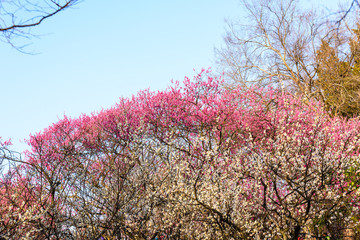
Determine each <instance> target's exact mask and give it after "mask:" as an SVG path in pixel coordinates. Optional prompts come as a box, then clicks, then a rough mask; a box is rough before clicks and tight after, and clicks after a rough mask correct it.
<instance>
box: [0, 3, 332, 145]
mask: <svg viewBox="0 0 360 240" xmlns="http://www.w3.org/2000/svg"><path fill="white" fill-rule="evenodd" d="M304 1H305V2H307V3H310V2H311V1H308V0H304ZM320 2H323V3H324V4H326V5H327V4H328V3H327V1H325V0H324V1H320ZM331 2H335V1H331ZM242 12H243V10H242V9H241V7H240V4H239V1H238V0H153V1H149V0H138V1H120V0H108V1H104V2H102V1H98V0H84V1H83V2H82V3H80V4H78V5H77V6H76V7H75V8H74V9H68V10H66V11H64V12H62V13H60V14H59V15H56V16H54V17H53V18H51V19H49V20H48V21H46V22H44V23H43V24H42V25H40V26H39V27H37V28H36V29H35V31H33V33H34V34H38V35H40V34H42V36H41V37H40V38H39V39H37V38H34V39H33V40H32V41H33V44H32V45H31V46H29V47H28V48H27V49H26V50H28V51H34V52H38V53H39V54H36V55H25V54H22V53H19V52H18V51H16V50H14V49H12V48H11V47H10V46H9V45H7V44H5V43H0V52H1V56H2V57H1V58H0V69H1V80H0V83H1V85H0V89H1V93H0V102H1V118H0V136H2V137H3V138H4V139H7V138H12V140H13V143H14V149H15V150H19V151H22V150H24V149H25V148H26V145H25V144H24V143H21V141H22V140H23V139H26V138H28V136H29V134H30V133H35V132H38V131H41V130H42V129H44V128H46V127H47V126H49V125H50V124H51V123H53V122H56V121H57V120H58V119H59V118H62V117H63V116H64V114H66V115H68V116H71V117H76V116H79V115H80V114H81V113H87V114H90V113H91V112H96V111H98V110H100V109H101V108H108V107H111V106H112V105H114V104H115V103H116V102H117V101H118V99H119V97H122V96H123V97H129V96H131V95H132V94H136V93H137V92H138V91H139V90H142V89H146V88H148V87H150V88H151V89H152V90H159V89H165V88H166V87H167V86H169V85H170V80H171V79H174V80H180V81H181V80H182V79H183V78H184V76H189V77H191V76H193V75H194V71H193V69H195V70H196V71H200V69H201V68H207V67H211V66H212V65H213V62H214V51H213V50H214V47H219V46H220V45H221V44H222V36H223V34H224V32H225V31H224V29H225V23H224V19H225V18H230V19H235V18H238V19H241V18H242V15H241V14H242Z"/></svg>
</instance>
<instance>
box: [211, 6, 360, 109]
mask: <svg viewBox="0 0 360 240" xmlns="http://www.w3.org/2000/svg"><path fill="white" fill-rule="evenodd" d="M356 3H357V1H354V2H353V4H352V5H351V7H350V8H349V9H348V10H347V11H346V12H345V14H347V15H346V16H344V12H343V11H339V12H338V13H336V14H335V15H334V16H332V17H331V18H330V16H322V15H319V14H318V13H317V12H316V11H314V10H302V9H301V6H300V5H299V3H298V1H296V0H286V1H280V0H261V1H251V0H250V1H247V0H244V1H243V5H244V8H245V10H246V11H247V13H248V19H247V21H244V23H243V22H229V24H228V30H227V32H226V35H225V38H224V40H225V47H223V48H220V49H216V57H217V63H218V64H219V66H220V68H221V71H222V72H224V73H225V78H226V80H227V81H228V83H229V84H230V85H231V84H240V85H242V86H243V87H248V86H249V85H252V84H257V85H261V86H267V85H271V86H273V87H276V88H279V89H285V90H287V91H291V92H293V93H300V94H302V95H303V96H304V97H305V98H306V99H311V98H315V99H317V100H321V101H323V102H329V101H328V99H329V98H333V99H334V98H335V99H339V95H337V96H336V97H335V96H333V95H329V94H327V91H326V89H324V86H325V85H326V86H327V87H328V86H329V84H330V85H332V86H334V87H335V85H337V84H338V81H339V78H336V81H335V80H334V81H332V82H331V81H329V79H328V78H326V79H325V78H323V77H319V73H320V72H323V70H324V69H323V67H324V62H329V61H328V60H326V61H325V60H324V59H325V58H327V57H328V56H327V55H326V54H320V53H322V52H321V51H319V49H321V48H323V47H324V44H325V45H329V46H331V48H332V49H334V51H335V52H334V54H335V55H336V56H334V57H336V59H338V63H339V64H340V65H341V64H344V63H347V65H348V75H347V77H348V80H349V76H352V75H353V72H354V71H353V69H354V66H355V65H354V64H356V61H354V47H352V45H354V44H353V43H354V39H357V31H354V29H356V27H357V26H356V18H355V16H354V15H352V14H350V15H351V16H350V15H349V14H348V13H349V12H350V11H353V10H356V9H354V8H355V7H354V5H355V4H356ZM354 18H355V19H354ZM334 19H337V20H336V21H335V20H334ZM339 19H340V20H339ZM339 21H340V22H339ZM329 68H331V69H332V70H333V71H335V72H336V71H337V73H336V76H339V75H341V74H340V73H339V72H338V71H339V68H337V67H336V66H335V65H334V66H327V70H329ZM332 76H335V75H332ZM350 80H351V81H353V80H354V81H355V82H351V83H349V84H346V86H354V84H355V85H358V83H357V82H358V80H357V79H355V78H350ZM324 81H327V83H326V84H324ZM344 86H345V85H344ZM348 90H349V89H344V91H343V92H349V91H348ZM353 95H354V96H355V95H356V94H353ZM354 101H355V102H356V101H358V100H357V99H355V100H352V102H354ZM347 102H348V101H347V100H346V97H345V95H344V96H342V97H341V101H339V102H337V103H334V104H335V105H336V107H332V106H331V107H330V108H332V109H349V107H340V106H339V104H340V105H343V104H347ZM341 114H342V115H346V116H347V115H348V114H347V113H344V114H343V113H341ZM350 115H351V116H352V115H353V112H352V113H351V114H350Z"/></svg>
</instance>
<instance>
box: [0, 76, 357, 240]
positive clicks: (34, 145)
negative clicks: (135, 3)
mask: <svg viewBox="0 0 360 240" xmlns="http://www.w3.org/2000/svg"><path fill="white" fill-rule="evenodd" d="M359 128H360V122H359V120H357V119H350V120H349V119H343V118H338V117H333V118H330V117H329V116H328V113H327V112H326V111H325V110H323V108H322V105H321V104H320V103H318V102H315V101H306V100H303V99H302V98H301V97H294V96H292V95H291V94H288V93H286V92H280V91H276V90H272V89H259V88H253V89H250V90H243V89H240V88H236V89H224V88H222V87H221V81H220V80H218V79H216V78H212V77H209V76H208V74H207V72H206V71H203V72H201V73H200V74H199V75H198V76H196V77H195V78H194V79H193V80H190V79H188V78H186V79H185V81H184V83H183V85H182V86H180V84H178V83H175V84H174V85H173V86H172V87H170V88H168V89H166V90H164V91H159V92H151V91H148V90H147V91H141V92H139V93H138V94H137V95H136V96H133V97H132V98H130V99H127V98H122V99H120V101H119V103H118V104H117V105H115V106H114V107H113V108H111V109H107V110H103V111H101V112H99V113H96V114H92V115H90V116H88V115H82V116H80V117H79V118H74V119H72V118H68V117H64V118H63V119H62V120H60V121H58V122H57V123H54V124H53V125H52V126H50V127H48V128H47V129H45V130H44V131H42V132H41V133H38V134H34V135H32V136H31V137H30V139H29V141H28V143H29V145H30V146H31V150H30V151H28V152H26V156H25V157H24V158H23V159H19V158H17V159H15V158H14V157H9V155H7V154H6V152H5V150H6V148H7V146H6V145H3V146H2V149H3V150H4V152H3V155H4V156H5V157H7V158H8V161H10V162H11V161H13V162H17V164H16V166H13V167H10V169H9V170H8V171H7V172H6V174H4V176H3V177H2V178H1V179H0V192H1V194H0V205H1V208H0V236H2V237H4V238H5V239H100V238H101V237H103V238H104V239H124V238H125V239H156V238H157V239H298V238H308V237H326V236H330V237H341V236H342V235H341V234H343V232H345V229H346V228H349V229H352V231H353V232H354V233H356V230H357V228H358V217H359V216H360V215H359V214H360V213H359V192H358V189H359V186H360V185H359V184H360V158H359V146H360V145H359V141H360V139H359Z"/></svg>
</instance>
